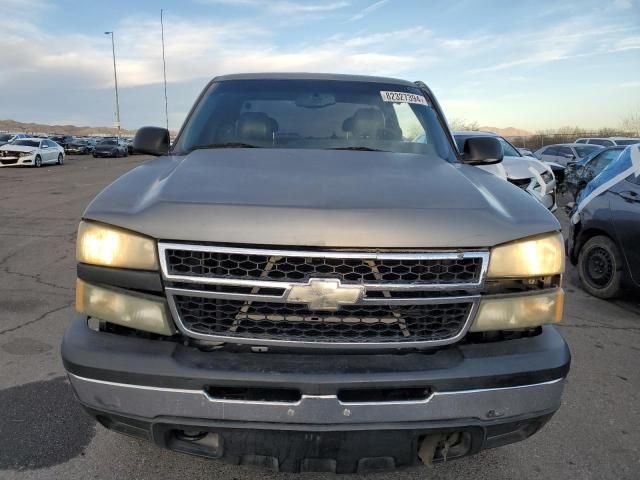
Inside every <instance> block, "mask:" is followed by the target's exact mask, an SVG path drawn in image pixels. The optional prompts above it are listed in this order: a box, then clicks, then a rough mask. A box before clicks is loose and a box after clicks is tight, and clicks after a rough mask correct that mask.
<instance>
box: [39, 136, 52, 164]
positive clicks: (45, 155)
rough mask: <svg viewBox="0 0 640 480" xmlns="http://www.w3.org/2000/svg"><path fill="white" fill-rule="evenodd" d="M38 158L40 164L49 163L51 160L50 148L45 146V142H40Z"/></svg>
mask: <svg viewBox="0 0 640 480" xmlns="http://www.w3.org/2000/svg"><path fill="white" fill-rule="evenodd" d="M39 150H40V158H41V159H42V163H49V161H50V159H51V148H50V147H49V145H47V141H46V140H42V141H41V142H40V147H39Z"/></svg>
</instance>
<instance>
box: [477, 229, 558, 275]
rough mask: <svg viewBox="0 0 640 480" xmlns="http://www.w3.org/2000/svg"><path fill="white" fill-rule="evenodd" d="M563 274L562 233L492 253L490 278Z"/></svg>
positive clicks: (509, 245) (507, 246)
mask: <svg viewBox="0 0 640 480" xmlns="http://www.w3.org/2000/svg"><path fill="white" fill-rule="evenodd" d="M563 272H564V243H563V241H562V235H561V234H560V233H551V234H546V235H540V236H537V237H532V238H526V239H524V240H517V241H515V242H511V243H505V244H504V245H498V246H497V247H494V248H492V249H491V257H490V260H489V269H488V270H487V277H489V278H524V277H542V276H545V275H558V274H561V273H563Z"/></svg>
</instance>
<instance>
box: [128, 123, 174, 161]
mask: <svg viewBox="0 0 640 480" xmlns="http://www.w3.org/2000/svg"><path fill="white" fill-rule="evenodd" d="M133 148H134V150H136V151H138V152H140V153H148V154H149V155H155V156H159V155H166V154H167V153H168V152H169V130H167V129H166V128H160V127H142V128H140V129H138V131H137V132H136V136H135V137H134V139H133Z"/></svg>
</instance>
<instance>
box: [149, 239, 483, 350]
mask: <svg viewBox="0 0 640 480" xmlns="http://www.w3.org/2000/svg"><path fill="white" fill-rule="evenodd" d="M158 249H159V257H160V265H161V269H162V276H163V279H164V281H165V284H166V288H165V291H166V294H167V299H168V303H169V307H170V310H171V313H172V315H173V318H174V320H175V322H176V324H177V326H178V328H179V330H180V331H181V332H182V333H183V334H184V335H186V336H188V337H192V338H198V339H202V340H208V341H212V342H220V343H225V342H231V343H239V344H248V345H262V346H269V345H281V346H286V345H289V346H304V347H321V348H332V347H334V348H335V347H340V348H349V349H357V348H374V347H375V348H400V347H402V348H411V347H428V346H438V345H446V344H450V343H455V342H457V341H459V340H460V339H462V338H463V337H464V336H465V334H466V333H467V331H468V329H469V327H470V325H471V323H472V322H473V320H474V318H475V313H476V311H477V308H478V304H479V301H480V295H479V290H480V288H481V287H482V285H483V283H484V278H485V274H486V270H487V267H488V261H489V252H488V251H482V250H477V251H440V252H438V251H435V252H429V253H424V252H413V251H409V252H372V251H350V250H325V251H312V250H283V249H256V248H236V247H220V246H212V245H191V244H182V243H165V242H160V243H159V245H158ZM176 250H181V251H192V252H206V253H222V254H225V255H227V254H228V255H258V256H266V257H268V258H269V259H275V258H283V257H286V258H298V259H300V258H302V259H314V260H310V263H314V262H316V260H315V259H338V260H339V259H346V260H349V261H352V260H353V261H359V260H361V261H365V262H367V264H371V265H372V266H373V270H372V271H373V272H375V276H374V278H371V277H367V278H364V277H363V278H361V279H360V281H357V282H356V281H349V280H346V281H344V283H343V284H344V285H345V286H346V285H349V286H353V285H358V286H362V287H363V288H364V292H365V293H364V295H362V296H361V297H360V298H358V300H357V301H355V302H354V303H353V304H352V305H353V306H351V305H350V306H345V307H340V308H338V309H335V310H333V311H332V312H330V313H331V315H325V314H327V313H328V312H327V311H326V310H325V309H322V310H316V311H317V312H318V315H317V316H314V315H313V313H314V311H309V310H308V309H304V305H301V304H300V303H298V302H290V301H288V295H289V293H290V291H291V289H292V288H294V287H300V286H305V285H308V284H309V282H310V281H315V280H318V279H319V280H329V279H331V280H336V277H335V276H332V275H331V274H325V275H322V274H320V276H315V275H316V273H315V272H313V273H311V274H312V275H314V276H313V277H311V278H305V279H300V280H291V279H287V280H277V279H271V278H269V277H268V272H269V270H270V267H268V266H267V268H264V269H263V270H262V273H261V275H260V277H255V276H248V277H245V278H241V277H239V276H237V277H232V276H228V275H227V276H203V275H184V274H177V273H175V271H174V270H173V269H171V267H170V265H169V261H168V254H169V252H175V251H176ZM469 259H474V261H476V262H477V263H478V267H477V268H478V272H477V274H476V275H474V276H473V279H472V281H466V282H455V283H453V282H448V283H446V282H445V283H429V282H424V281H423V282H415V281H412V282H409V281H382V276H381V275H380V274H379V271H378V270H377V268H376V262H383V261H386V260H389V261H392V262H403V261H404V262H409V263H408V264H409V265H411V264H412V263H411V262H420V261H429V262H434V264H437V263H438V262H440V261H442V262H451V261H456V260H464V261H466V260H469ZM269 263H273V262H272V261H271V260H270V261H269ZM316 263H317V262H316ZM397 264H401V263H397ZM467 277H468V276H467ZM337 280H338V284H340V282H341V281H343V280H344V278H343V279H342V280H341V279H340V278H337ZM367 292H370V293H371V295H370V296H369V295H367ZM412 293H415V296H413V295H412ZM188 297H192V298H191V302H190V305H192V306H194V305H206V308H204V307H202V306H201V307H199V308H200V310H197V311H199V312H200V314H201V315H203V316H204V317H206V316H207V315H209V317H208V320H207V319H205V320H203V321H204V322H207V321H209V322H212V323H211V328H210V329H208V328H203V325H204V324H203V322H202V321H198V320H195V321H194V320H193V319H194V315H193V310H192V311H191V312H190V313H189V312H186V311H185V309H184V305H185V303H184V302H185V299H188ZM237 302H243V303H242V305H243V306H242V307H241V308H240V309H239V315H235V319H236V320H237V322H245V324H244V325H243V327H244V328H241V329H231V330H229V331H223V330H221V329H220V328H218V327H219V325H218V322H217V318H218V317H216V315H217V313H216V312H217V310H215V308H216V307H215V305H218V304H220V305H226V306H228V305H229V304H235V305H240V304H239V303H237ZM456 304H461V305H460V309H458V310H456V307H455V305H456ZM465 304H466V305H465ZM212 305H214V306H212ZM438 305H440V306H442V309H437V308H436V307H437V306H438ZM376 306H378V307H379V309H385V308H386V309H388V310H389V315H386V316H385V318H382V316H381V317H380V318H378V319H377V322H375V321H374V320H375V319H371V318H366V316H365V318H364V319H363V318H359V317H358V318H355V319H354V315H353V311H354V309H355V310H356V311H359V312H367V311H368V310H367V309H373V310H374V311H380V310H379V309H378V310H376ZM420 306H425V307H424V310H425V311H426V312H427V314H428V313H429V312H430V311H433V309H434V308H436V311H438V310H443V311H447V310H446V309H447V308H448V309H449V310H448V311H449V312H451V311H459V310H461V309H464V311H465V315H464V318H462V317H460V318H459V319H458V321H459V328H458V329H451V328H449V333H451V335H449V336H447V337H446V338H443V337H442V335H436V334H435V333H434V335H433V338H429V337H428V336H427V337H425V336H423V337H421V338H417V337H415V336H412V335H411V332H409V334H407V335H405V336H398V335H395V334H389V333H387V335H388V337H387V338H385V337H377V336H376V335H378V333H375V332H374V333H372V335H373V336H374V337H375V338H371V339H365V338H363V336H362V332H359V333H354V332H353V331H351V330H350V329H349V328H347V327H345V325H351V326H352V325H353V324H359V325H362V327H359V328H369V326H370V325H371V324H372V322H373V323H374V324H375V323H378V324H384V325H385V327H382V326H380V325H378V327H377V328H378V332H379V331H381V330H382V329H383V328H387V329H388V327H389V324H390V323H393V322H390V321H389V320H390V318H395V319H396V322H397V326H398V329H399V331H400V330H402V329H403V328H404V329H405V330H406V322H405V321H404V320H403V318H402V317H401V316H400V315H399V313H396V312H406V311H419V309H420V308H421V307H420ZM452 306H453V307H452ZM259 307H260V308H262V310H261V311H258V310H260V308H259ZM359 307H360V308H359ZM194 308H195V307H194ZM265 308H266V311H267V313H266V314H265V313H264V309H265ZM394 308H395V310H394ZM411 308H413V310H411ZM451 308H453V310H451ZM279 309H280V310H279ZM303 310H304V314H303V315H302V316H300V315H292V314H291V312H292V311H295V312H300V311H303ZM212 311H213V313H216V315H213V317H212V316H211V315H212ZM350 312H351V313H350ZM443 315H444V314H443ZM196 316H197V315H196ZM361 316H363V315H361ZM214 317H215V318H214ZM312 317H313V318H312ZM316 317H317V318H316ZM363 320H364V321H363ZM413 320H414V321H415V318H413ZM429 320H430V321H433V320H434V319H433V318H430V319H429ZM449 320H451V317H447V318H444V317H443V318H442V320H441V321H442V322H443V323H447V322H448V321H449ZM225 321H226V322H227V323H226V324H225V325H227V327H228V326H229V319H228V318H227V319H226V320H225ZM267 321H268V322H273V323H272V324H271V325H273V328H271V329H267V328H266V327H265V330H269V331H271V332H275V334H274V335H273V336H272V337H271V338H270V337H269V335H267V334H255V329H254V330H252V328H248V327H252V326H255V325H258V324H262V325H265V323H264V322H267ZM246 322H257V323H256V324H255V325H254V324H253V323H248V324H247V323H246ZM260 322H262V323H260ZM291 322H293V323H295V322H304V323H305V327H308V326H309V325H311V327H309V328H306V329H305V328H302V329H299V330H300V331H302V332H303V333H304V332H308V331H312V332H316V329H314V327H313V325H314V322H315V325H316V326H317V325H318V322H321V323H323V325H324V324H325V322H329V323H332V324H333V325H340V328H341V329H342V330H348V331H349V332H350V333H349V336H346V337H341V336H340V335H339V334H336V333H335V332H333V333H331V334H330V335H329V336H327V335H326V334H317V333H316V335H315V337H314V336H308V335H300V337H299V338H295V336H292V335H289V334H282V332H284V329H283V325H284V326H286V327H289V326H290V324H291ZM425 322H427V319H426V318H425ZM232 323H233V325H236V323H234V322H232ZM214 324H215V325H214ZM414 325H415V323H414ZM432 325H434V332H435V331H436V330H437V331H438V332H440V333H441V332H442V330H441V329H437V328H436V327H435V325H436V324H435V323H432ZM447 325H448V326H449V327H451V324H450V323H447ZM214 326H215V328H214ZM291 328H292V329H293V328H294V327H291ZM323 328H324V327H323ZM336 330H337V329H336ZM252 331H253V332H254V333H251V332H252ZM422 331H424V329H423V330H422ZM242 332H243V333H242ZM334 334H335V335H336V336H335V338H332V337H331V335H334Z"/></svg>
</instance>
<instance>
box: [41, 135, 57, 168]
mask: <svg viewBox="0 0 640 480" xmlns="http://www.w3.org/2000/svg"><path fill="white" fill-rule="evenodd" d="M42 144H43V152H45V154H44V155H43V157H42V160H43V161H44V162H47V163H51V162H54V161H55V160H56V159H57V158H58V149H57V148H54V147H53V145H51V142H49V140H43V141H42ZM45 145H46V147H47V148H44V146H45Z"/></svg>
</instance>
